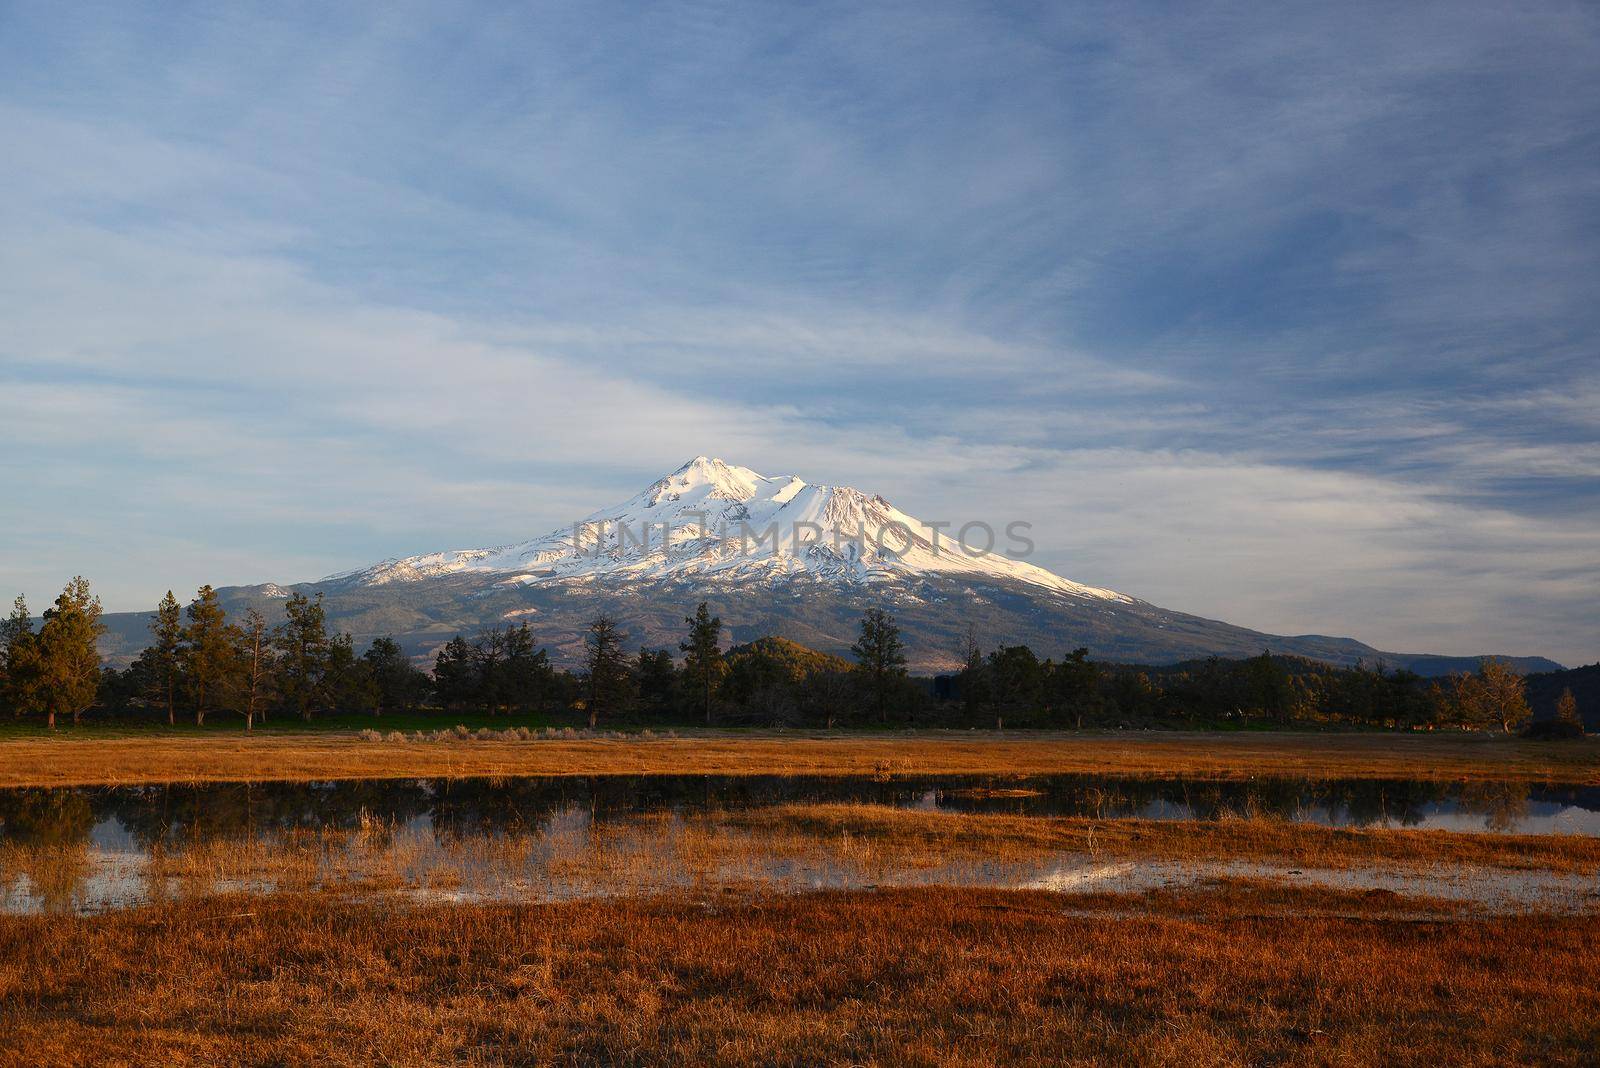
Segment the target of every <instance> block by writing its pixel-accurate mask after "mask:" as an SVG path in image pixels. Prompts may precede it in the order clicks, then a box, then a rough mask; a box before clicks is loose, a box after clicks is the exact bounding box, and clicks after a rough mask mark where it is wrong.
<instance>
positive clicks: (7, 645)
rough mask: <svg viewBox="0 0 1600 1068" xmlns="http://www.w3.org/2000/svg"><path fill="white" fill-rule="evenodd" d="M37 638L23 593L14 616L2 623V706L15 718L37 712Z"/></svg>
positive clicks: (0, 650)
mask: <svg viewBox="0 0 1600 1068" xmlns="http://www.w3.org/2000/svg"><path fill="white" fill-rule="evenodd" d="M38 675H39V664H38V649H37V636H36V635H35V634H34V633H33V616H32V615H30V614H29V612H28V602H27V601H26V600H24V599H23V597H22V595H21V594H18V595H17V599H16V600H15V601H13V602H12V604H11V614H10V615H9V616H7V617H6V618H5V620H4V621H3V622H0V705H4V707H5V708H7V709H9V710H10V712H11V714H12V715H14V716H22V715H26V714H27V713H29V712H32V711H33V710H34V704H35V702H36V700H37V698H38Z"/></svg>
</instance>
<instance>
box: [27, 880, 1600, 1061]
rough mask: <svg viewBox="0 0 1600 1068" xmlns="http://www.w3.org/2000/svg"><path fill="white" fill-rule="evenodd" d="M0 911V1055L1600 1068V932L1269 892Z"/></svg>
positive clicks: (291, 900) (248, 903)
mask: <svg viewBox="0 0 1600 1068" xmlns="http://www.w3.org/2000/svg"><path fill="white" fill-rule="evenodd" d="M1127 908H1128V903H1127V902H1126V901H1125V900H1121V901H1119V900H1111V901H1107V900H1102V899H1099V898H1096V897H1093V896H1085V897H1071V896H1063V895H1055V894H1046V893H1027V892H1004V891H982V890H946V889H924V890H900V891H886V892H879V893H866V894H816V895H799V896H775V897H754V898H735V899H733V900H730V901H726V902H722V901H714V900H713V901H689V900H677V901H665V900H657V901H641V900H632V901H624V900H618V901H604V902H584V903H574V904H562V905H538V906H509V905H508V906H486V905H480V906H430V907H418V908H400V909H396V908H392V907H379V906H370V905H359V904H351V903H342V904H341V903H338V902H336V901H330V900H328V899H326V898H321V897H303V898H301V897H272V898H264V899H258V898H240V897H220V898H206V899H201V900H197V901H178V902H174V903H171V904H168V905H163V906H158V907H151V908H147V909H140V910H135V911H130V912H123V913H114V914H109V915H105V916H100V917H94V918H74V917H70V916H67V917H15V916H3V917H0V1063H3V1064H6V1065H19V1066H21V1065H28V1066H34V1065H41V1066H43V1065H109V1064H163V1065H182V1064H208V1065H209V1064H310V1063H325V1064H341V1065H343V1064H402V1065H412V1064H458V1065H459V1064H468V1065H507V1064H534V1063H551V1062H556V1063H571V1064H596V1065H599V1064H605V1065H614V1064H616V1065H621V1064H630V1065H631V1064H641V1065H642V1064H696V1065H699V1064H713V1065H747V1064H775V1065H786V1064H795V1065H800V1064H927V1065H987V1064H997V1063H1011V1064H1039V1063H1057V1064H1084V1065H1089V1064H1108V1063H1116V1064H1134V1065H1139V1064H1151V1065H1154V1064H1178V1063H1186V1064H1205V1065H1211V1064H1218V1065H1245V1064H1293V1065H1299V1064H1307V1065H1321V1064H1329V1065H1331V1064H1373V1065H1377V1064H1382V1065H1428V1066H1432V1065H1439V1064H1461V1065H1489V1064H1495V1065H1499V1064H1569V1065H1582V1064H1593V1063H1595V1057H1596V1052H1595V1051H1596V1050H1597V1049H1600V923H1596V922H1595V921H1594V920H1593V919H1591V918H1557V917H1538V916H1520V917H1512V918H1499V919H1495V918H1476V919H1460V918H1452V917H1450V916H1449V915H1448V914H1446V913H1439V914H1437V915H1435V914H1432V913H1429V912H1428V911H1427V908H1426V906H1425V905H1424V906H1423V910H1422V912H1421V913H1420V914H1419V913H1418V912H1417V911H1416V910H1411V911H1410V912H1408V913H1406V914H1397V913H1396V912H1395V911H1394V910H1393V907H1392V902H1389V901H1387V900H1378V901H1375V900H1373V898H1372V896H1371V895H1357V894H1338V893H1332V892H1321V893H1316V894H1306V893H1297V892H1294V891H1288V890H1282V889H1277V888H1272V887H1255V886H1252V885H1250V884H1239V885H1222V886H1218V887H1215V888H1213V889H1212V890H1210V891H1204V892H1196V893H1192V894H1187V895H1174V894H1157V895H1150V896H1148V897H1147V898H1146V899H1145V900H1144V901H1142V902H1141V903H1140V907H1139V910H1138V911H1137V912H1136V913H1134V914H1129V913H1128V911H1127Z"/></svg>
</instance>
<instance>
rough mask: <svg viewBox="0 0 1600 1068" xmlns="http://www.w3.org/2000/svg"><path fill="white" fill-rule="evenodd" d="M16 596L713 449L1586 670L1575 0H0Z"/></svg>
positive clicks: (1590, 321)
mask: <svg viewBox="0 0 1600 1068" xmlns="http://www.w3.org/2000/svg"><path fill="white" fill-rule="evenodd" d="M0 29H3V31H4V32H0V137H3V138H4V140H5V143H6V144H7V145H9V146H12V149H13V153H12V154H13V156H14V157H15V164H14V165H13V166H11V167H8V168H6V169H4V170H3V171H0V238H3V241H0V249H3V251H0V302H3V304H4V309H5V311H4V326H3V327H0V455H3V456H4V457H5V459H4V460H0V495H3V497H4V498H5V499H6V500H8V501H10V502H13V503H14V505H15V506H16V510H17V511H18V513H19V514H22V515H25V516H26V522H23V523H10V524H7V530H6V532H5V533H3V534H0V582H4V583H6V584H8V585H10V586H15V587H19V588H23V589H26V590H27V591H28V592H29V593H30V594H31V595H33V596H34V597H35V598H36V599H37V598H42V597H44V596H46V595H47V594H49V593H50V592H52V587H54V586H58V585H59V583H60V582H61V581H62V580H63V579H64V578H65V577H66V576H67V575H68V574H70V573H71V572H73V571H78V570H83V571H87V572H89V573H90V574H91V577H93V578H94V579H95V580H96V581H97V582H98V583H99V584H100V585H101V586H102V587H103V588H104V589H105V590H106V591H107V593H108V596H109V598H110V600H111V601H112V603H113V604H114V605H115V606H117V607H134V606H138V605H142V604H144V603H146V602H148V601H150V600H151V599H152V598H153V597H154V596H156V595H158V594H159V593H160V592H161V591H162V590H164V589H165V588H166V587H167V586H169V585H174V586H178V587H185V586H192V585H195V584H197V583H198V582H200V581H206V580H221V581H254V580H260V579H265V578H278V579H283V578H289V579H294V578H303V577H308V576H312V575H316V574H320V573H325V572H328V571H332V570H336V569H338V568H341V567H346V566H354V565H358V564H362V563H365V562H368V561H369V560H371V559H374V558H377V557H381V556H387V555H392V554H395V553H401V552H409V551H416V550H423V549H431V548H437V547H440V546H444V545H470V544H478V543H489V542H497V541H504V540H509V539H512V538H515V537H520V536H526V535H527V534H529V533H532V532H536V531H539V530H543V529H547V528H549V527H553V526H556V525H558V524H560V523H562V522H565V521H566V520H568V519H570V518H571V517H572V516H574V515H577V514H582V513H586V512H587V511H589V510H590V509H591V508H593V507H595V506H597V505H599V504H602V503H605V502H606V501H609V500H611V499H613V498H615V497H617V496H620V495H622V494H625V493H629V492H633V491H634V490H636V489H637V488H638V486H639V484H642V482H644V481H647V480H648V479H650V478H652V477H654V476H655V475H657V474H659V473H660V471H661V470H664V469H666V468H669V467H671V466H673V465H675V464H676V463H678V462H679V461H681V459H682V458H684V457H685V456H688V455H692V454H695V453H699V452H719V453H723V454H727V455H729V456H730V457H731V458H734V459H737V460H739V461H740V462H742V463H746V464H750V465H752V466H756V467H758V468H768V469H772V470H783V469H792V470H794V471H795V472H796V473H798V474H801V475H803V476H805V477H807V478H811V479H819V478H821V479H837V480H841V481H851V482H854V483H857V484H860V485H862V486H863V488H868V489H872V490H876V491H882V492H886V493H889V494H891V495H892V496H894V497H895V499H896V503H897V504H900V505H901V506H902V507H906V508H908V509H910V510H912V511H920V512H924V513H928V514H930V515H939V516H948V517H951V518H957V517H962V516H973V515H981V516H983V517H994V516H997V515H1004V516H1008V517H1016V518H1025V519H1029V520H1031V521H1033V522H1035V524H1036V531H1037V534H1038V540H1039V543H1040V549H1041V556H1040V558H1039V559H1040V562H1042V563H1046V564H1047V565H1049V566H1052V567H1054V568H1056V569H1058V570H1060V571H1062V572H1064V573H1066V574H1068V575H1070V576H1072V577H1075V578H1079V579H1082V580H1085V581H1090V582H1094V583H1097V584H1105V585H1111V586H1115V587H1118V588H1124V589H1126V590H1128V591H1129V592H1131V593H1134V594H1136V595H1139V596H1142V597H1145V598H1147V599H1149V600H1152V601H1156V602H1157V603H1161V604H1166V605H1170V606H1171V607H1174V608H1180V609H1188V610H1193V611H1200V612H1205V613H1209V614H1213V615H1218V616H1223V617H1225V618H1228V619H1231V620H1234V621H1237V622H1241V623H1245V624H1249V625H1255V626H1259V627H1263V628H1268V629H1276V630H1283V631H1303V630H1311V629H1316V630H1322V631H1337V632H1342V633H1353V634H1355V635H1357V636H1359V637H1362V638H1365V639H1367V640H1371V641H1374V642H1377V643H1380V644H1385V645H1388V646H1390V647H1396V648H1407V649H1436V650H1439V651H1445V652H1470V651H1477V650H1482V649H1491V648H1493V649H1505V650H1509V651H1517V652H1536V651H1543V652H1547V653H1550V654H1552V655H1556V656H1558V657H1562V658H1565V659H1568V660H1573V661H1578V660H1590V659H1593V658H1594V657H1595V655H1596V654H1597V652H1600V650H1597V649H1596V647H1595V646H1594V635H1595V634H1596V633H1600V628H1597V626H1596V624H1597V623H1600V618H1597V617H1596V615H1595V609H1594V607H1593V592H1594V588H1595V579H1596V576H1597V575H1600V534H1596V533H1595V532H1596V531H1600V422H1597V421H1596V417H1595V414H1594V413H1595V411H1596V407H1597V405H1596V403H1595V402H1596V399H1597V397H1600V394H1597V389H1600V383H1597V380H1596V378H1595V372H1594V367H1595V360H1596V356H1597V348H1600V309H1597V307H1596V305H1595V302H1594V300H1593V294H1594V291H1595V288H1596V284H1597V282H1600V170H1597V168H1596V167H1595V165H1594V163H1593V160H1594V158H1595V154H1596V151H1597V150H1600V123H1597V121H1596V119H1595V116H1594V111H1593V107H1592V104H1591V101H1593V100H1594V99H1595V98H1596V97H1597V96H1600V15H1597V14H1596V12H1595V11H1594V9H1593V8H1592V7H1589V6H1587V5H1580V4H1563V3H1549V4H1543V5H1535V6H1534V7H1533V8H1523V9H1519V10H1516V11H1511V10H1509V9H1506V8H1505V7H1504V6H1503V5H1495V4H1467V5H1462V4H1449V5H1440V6H1435V5H1426V4H1424V5H1407V6H1405V7H1404V8H1395V7H1394V6H1392V5H1377V6H1372V7H1370V8H1366V9H1363V10H1354V9H1350V8H1349V7H1348V6H1345V7H1339V8H1331V7H1328V6H1326V5H1290V6H1288V7H1281V8H1279V9H1275V11H1274V13H1273V16H1272V17H1271V18H1270V19H1265V18H1263V17H1262V16H1261V14H1260V12H1259V9H1257V8H1253V7H1250V6H1248V5H1237V6H1236V5H1204V6H1196V5H1189V6H1186V7H1182V8H1176V9H1175V8H1172V7H1170V6H1149V7H1145V6H1140V5H1132V6H1130V5H1125V4H1115V5H1093V4H1083V5H1066V6H1059V5H1058V6H1056V7H1046V8H1041V9H1037V10H1033V11H1024V10H1022V9H1017V8H1005V9H1001V8H990V7H986V6H983V5H976V4H932V5H929V4H925V3H923V4H916V5H895V4H888V5H871V6H867V7H862V6H861V5H843V4H841V5H822V6H820V7H818V6H807V7H805V8H796V7H792V6H788V5H756V4H728V5H710V6H707V5H704V4H689V3H684V4H665V5H657V6H653V7H652V8H650V9H648V11H644V12H641V11H639V10H637V9H632V8H629V9H626V10H624V9H623V8H620V7H619V8H616V9H608V8H607V6H606V5H603V4H602V5H599V6H595V5H560V4H557V5H545V6H542V7H537V8H531V7H513V8H504V7H490V6H487V5H486V6H483V7H480V8H474V9H471V10H466V11H463V10H461V9H459V8H456V7H446V6H443V5H434V4H430V3H412V4H402V5H390V6H386V7H385V8H383V9H382V10H381V11H380V10H377V9H366V10H361V9H357V8H348V9H337V10H333V9H316V10H313V9H311V8H296V7H294V6H292V5H291V6H288V7H280V8H277V9H274V11H273V12H272V13H271V14H270V15H268V14H265V13H263V12H261V11H260V10H256V9H247V8H244V7H231V6H224V7H218V6H215V5H213V6H210V7H204V8H195V9H192V10H189V11H186V12H176V13H175V12H168V13H166V14H165V15H163V16H162V17H160V18H157V17H156V16H155V15H154V14H153V13H152V12H148V11H146V12H141V11H138V10H135V9H130V8H127V7H126V6H125V5H114V4H93V3H91V4H83V5H72V6H71V7H70V8H64V7H61V6H59V5H29V4H17V5H11V6H8V7H5V8H4V9H0Z"/></svg>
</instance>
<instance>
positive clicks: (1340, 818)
mask: <svg viewBox="0 0 1600 1068" xmlns="http://www.w3.org/2000/svg"><path fill="white" fill-rule="evenodd" d="M795 802H846V803H867V804H880V805H893V806H899V807H918V808H927V809H940V810H950V811H960V812H989V813H1010V814H1016V815H1031V816H1090V817H1095V818H1101V819H1113V818H1130V817H1132V818H1139V819H1158V820H1163V819H1200V820H1216V819H1224V818H1231V817H1246V818H1249V817H1272V818H1277V819H1286V820H1293V821H1301V822H1311V823H1319V824H1324V825H1328V826H1337V827H1407V828H1435V829H1443V830H1455V831H1476V832H1485V831H1487V832H1496V833H1515V834H1581V835H1600V787H1593V786H1540V785H1530V784H1528V783H1516V782H1468V783H1449V782H1431V781H1424V780H1382V779H1376V780H1375V779H1350V780H1338V779H1333V780H1329V779H1293V778H1261V779H1251V780H1245V781H1218V780H1198V779H1182V778H1177V779H1149V778H1133V777H1112V776H1089V775H1048V776H1030V777H994V776H940V777H937V778H896V779H893V780H890V781H886V782H880V781H875V780H872V779H865V778H842V777H792V776H725V777H724V776H703V775H695V776H688V775H681V776H678V775H650V776H596V777H591V778H578V777H543V778H539V777H530V778H505V779H439V780H430V779H390V780H371V781H341V782H312V783H291V782H268V783H205V784H193V785H154V786H127V787H71V788H56V789H22V790H0V843H4V844H16V845H31V846H39V845H70V844H74V843H76V844H89V845H94V846H97V847H99V848H109V849H119V850H129V849H133V850H144V851H148V850H151V849H153V848H157V847H168V848H171V847H175V846H182V845H189V844H194V843H197V842H203V841H206V840H210V839H230V840H234V839H242V838H260V837H265V836H269V835H272V836H275V835H278V834H281V833H282V832H285V831H325V830H354V829H358V828H360V827H362V826H364V825H374V824H382V825H386V826H397V825H407V826H413V827H418V828H426V829H428V830H431V831H433V832H434V833H436V834H439V835H446V836H456V837H467V836H476V835H484V834H503V833H515V832H518V831H522V830H526V829H528V828H531V827H535V826H538V825H540V824H542V823H544V822H545V821H547V820H548V819H549V818H550V816H551V815H552V814H555V813H558V812H566V811H581V812H585V813H587V814H588V815H589V817H590V818H592V819H596V820H606V819H612V818H617V817H621V816H628V815H638V814H644V813H657V812H713V811H730V810H739V809H746V808H756V807H764V806H768V805H776V804H784V803H795Z"/></svg>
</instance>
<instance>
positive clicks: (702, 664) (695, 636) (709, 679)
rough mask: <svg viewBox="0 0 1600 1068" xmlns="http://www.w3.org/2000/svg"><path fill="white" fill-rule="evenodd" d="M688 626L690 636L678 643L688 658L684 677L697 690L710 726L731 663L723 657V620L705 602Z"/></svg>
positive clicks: (684, 657)
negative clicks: (713, 702)
mask: <svg viewBox="0 0 1600 1068" xmlns="http://www.w3.org/2000/svg"><path fill="white" fill-rule="evenodd" d="M684 622H685V623H687V624H689V636H688V637H687V638H686V639H684V640H683V641H681V642H679V643H678V651H679V652H681V653H683V654H684V656H683V674H684V678H686V679H688V680H689V684H690V685H691V686H692V687H694V695H695V701H696V703H698V704H699V705H700V708H701V711H702V712H704V713H705V717H706V723H707V724H708V725H709V724H710V723H711V708H712V701H713V700H714V699H715V698H716V695H717V688H718V687H719V686H721V684H722V679H723V677H724V676H725V675H726V674H727V673H728V665H727V662H726V661H725V660H724V659H723V657H722V646H721V641H722V619H721V617H719V616H714V615H712V614H711V610H710V608H709V607H707V605H706V602H704V601H701V602H700V607H699V608H697V609H695V613H694V615H692V616H690V617H688V618H686V619H685V620H684Z"/></svg>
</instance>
